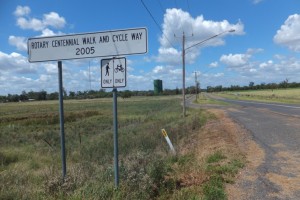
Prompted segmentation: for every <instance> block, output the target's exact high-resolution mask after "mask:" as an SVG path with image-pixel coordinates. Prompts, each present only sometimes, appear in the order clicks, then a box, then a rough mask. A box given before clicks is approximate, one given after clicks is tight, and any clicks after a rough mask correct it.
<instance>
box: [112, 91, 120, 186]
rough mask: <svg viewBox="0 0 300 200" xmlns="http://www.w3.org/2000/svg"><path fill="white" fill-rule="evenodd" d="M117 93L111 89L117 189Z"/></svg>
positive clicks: (116, 183)
mask: <svg viewBox="0 0 300 200" xmlns="http://www.w3.org/2000/svg"><path fill="white" fill-rule="evenodd" d="M117 95H118V91H117V88H114V89H113V115H114V116H113V121H114V122H113V124H114V168H115V173H114V174H115V186H116V187H119V145H118V100H117Z"/></svg>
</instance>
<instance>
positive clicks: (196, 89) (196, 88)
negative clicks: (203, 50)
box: [194, 71, 198, 101]
mask: <svg viewBox="0 0 300 200" xmlns="http://www.w3.org/2000/svg"><path fill="white" fill-rule="evenodd" d="M194 73H195V93H196V101H197V100H198V81H197V72H196V71H195V72H194Z"/></svg>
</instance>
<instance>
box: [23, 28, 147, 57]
mask: <svg viewBox="0 0 300 200" xmlns="http://www.w3.org/2000/svg"><path fill="white" fill-rule="evenodd" d="M27 47H28V55H29V57H28V60H29V62H42V61H58V60H69V59H80V58H93V57H110V56H119V55H132V54H144V53H147V51H148V35H147V29H146V28H133V29H127V30H113V31H105V32H95V33H82V34H74V35H61V36H53V37H40V38H29V39H28V43H27Z"/></svg>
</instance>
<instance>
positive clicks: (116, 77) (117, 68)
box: [101, 57, 126, 88]
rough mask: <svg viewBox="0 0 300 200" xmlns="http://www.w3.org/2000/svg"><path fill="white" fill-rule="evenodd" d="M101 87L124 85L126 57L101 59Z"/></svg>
mask: <svg viewBox="0 0 300 200" xmlns="http://www.w3.org/2000/svg"><path fill="white" fill-rule="evenodd" d="M101 87H102V88H118V87H126V58H125V57H122V58H109V59H102V60H101Z"/></svg>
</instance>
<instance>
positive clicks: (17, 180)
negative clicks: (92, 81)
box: [0, 96, 211, 199]
mask: <svg viewBox="0 0 300 200" xmlns="http://www.w3.org/2000/svg"><path fill="white" fill-rule="evenodd" d="M64 108H65V109H64V110H65V135H66V136H65V140H66V154H67V155H66V156H67V178H66V180H65V181H64V182H63V181H62V177H61V173H62V172H61V155H60V127H59V117H58V110H59V108H58V101H45V102H26V103H5V104H0V138H1V140H0V182H1V184H0V199H156V198H161V199H166V198H164V197H168V196H169V195H170V194H175V195H173V197H174V199H180V197H185V198H186V199H193V198H194V199H196V197H199V194H197V193H191V194H190V195H189V192H188V191H190V190H193V189H191V188H192V187H190V188H178V187H177V182H178V180H177V178H176V177H177V176H173V175H172V173H174V166H177V165H180V166H183V168H184V166H189V165H190V164H191V163H193V162H194V159H193V154H190V155H176V156H175V157H174V156H172V155H171V154H170V150H169V147H168V146H167V144H166V141H165V140H164V138H163V137H162V134H161V129H162V128H164V129H166V131H167V132H168V135H169V137H170V139H171V141H172V143H173V145H174V146H175V149H176V150H177V151H179V150H180V149H181V148H186V147H185V145H188V143H187V142H188V141H189V140H188V136H189V135H191V134H192V133H194V132H195V131H197V130H199V128H201V126H202V125H203V124H204V123H205V122H206V120H207V119H208V118H209V117H211V116H210V115H209V114H207V113H206V112H204V111H203V110H189V109H188V111H187V114H188V116H187V117H186V118H182V117H181V112H182V108H181V106H180V99H179V98H177V97H176V96H175V97H147V98H146V97H141V98H139V97H135V98H131V99H126V100H122V99H119V100H118V120H119V159H120V187H119V188H118V190H116V189H115V188H114V177H113V174H114V171H113V129H112V99H111V98H108V99H93V100H68V101H65V102H64ZM193 191H198V189H195V190H193Z"/></svg>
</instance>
